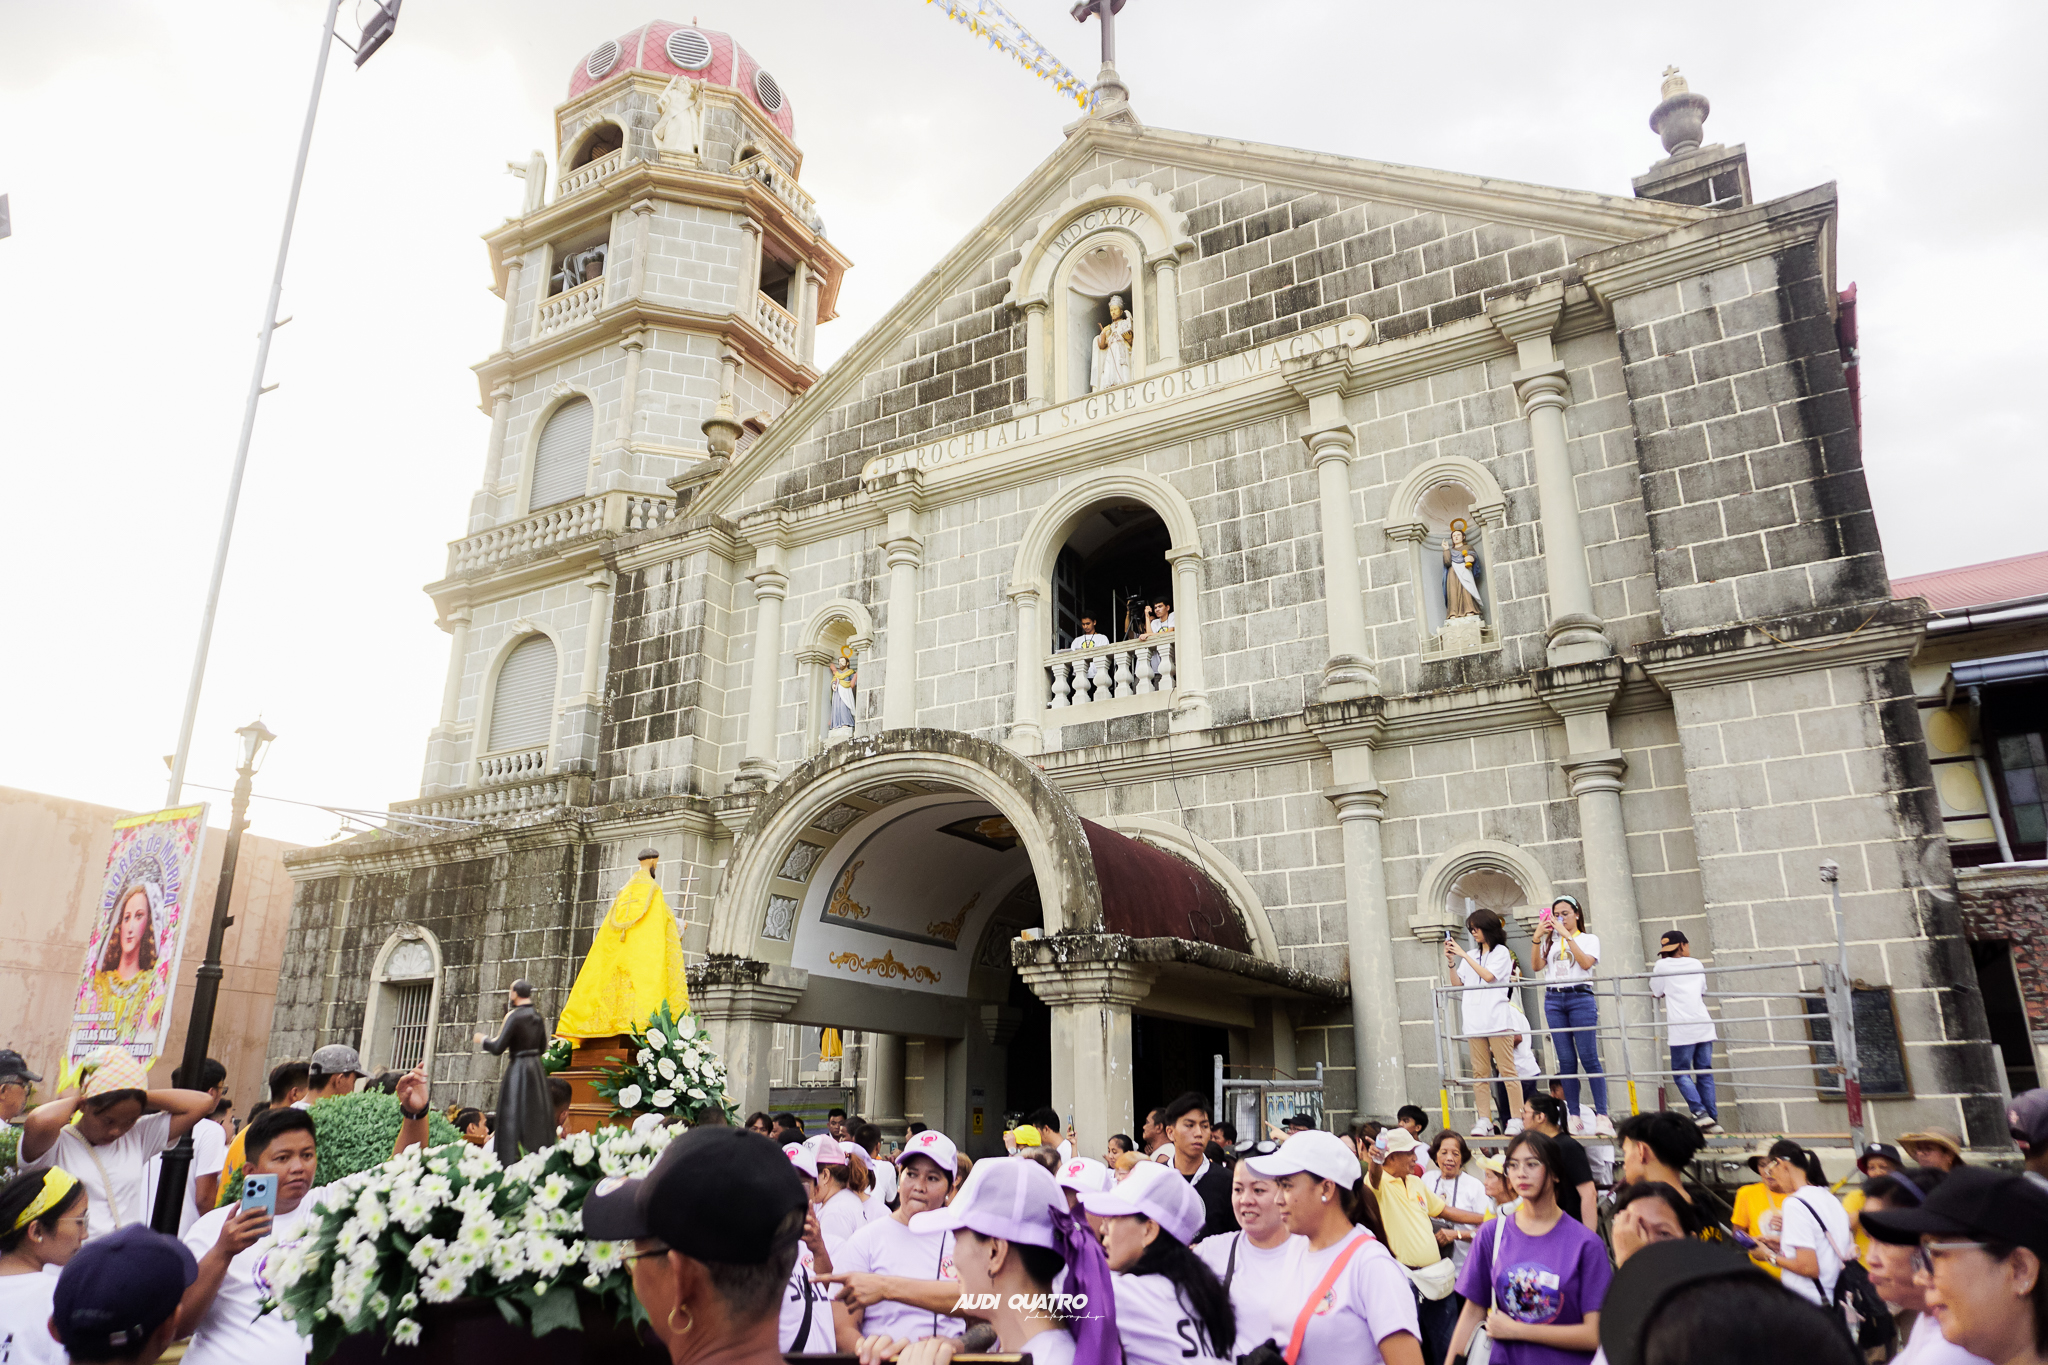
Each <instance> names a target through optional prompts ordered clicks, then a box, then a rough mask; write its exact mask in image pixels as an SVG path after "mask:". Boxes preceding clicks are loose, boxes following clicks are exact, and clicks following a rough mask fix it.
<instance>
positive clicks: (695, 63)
mask: <svg viewBox="0 0 2048 1365" xmlns="http://www.w3.org/2000/svg"><path fill="white" fill-rule="evenodd" d="M628 71H644V72H647V73H648V74H650V75H653V76H658V77H660V78H662V79H663V80H667V79H668V78H670V77H673V76H682V77H685V78H687V79H690V80H698V81H710V82H711V83H713V84H714V85H721V86H724V87H726V88H727V89H730V90H735V91H737V92H739V94H740V96H741V97H742V98H744V99H746V100H748V101H750V102H751V103H752V104H753V105H754V107H755V108H756V109H758V110H760V111H761V113H762V114H763V115H765V116H766V117H767V119H768V121H769V122H770V123H773V124H774V125H775V126H776V127H777V128H779V129H781V130H782V133H783V135H784V136H785V137H791V138H794V137H795V136H796V117H795V115H794V113H793V112H792V111H791V109H790V103H789V96H788V95H787V94H785V93H784V92H783V89H782V87H781V86H780V85H779V84H777V83H776V80H775V78H774V77H773V76H771V75H769V74H768V72H767V71H766V70H765V69H764V68H763V67H762V66H761V64H760V63H759V62H757V61H755V60H754V59H753V57H752V56H751V55H750V54H749V53H748V52H747V50H746V49H745V48H743V47H741V46H740V45H739V44H738V43H736V42H734V41H733V39H732V35H731V34H727V33H719V32H717V31H716V30H713V29H708V28H699V27H697V26H696V25H694V24H672V23H667V22H665V21H663V20H659V19H657V20H655V21H654V22H652V23H648V24H643V25H641V26H640V27H639V28H636V29H634V30H633V31H632V32H631V33H626V34H622V35H620V36H619V37H617V38H607V39H605V40H604V41H603V42H601V43H599V44H598V45H597V46H596V47H594V48H592V49H591V50H590V51H589V52H587V53H585V54H584V55H583V56H581V57H579V58H577V61H576V69H575V70H574V71H573V72H571V73H570V76H569V98H570V99H575V98H576V97H577V96H579V95H581V94H583V93H584V92H585V91H588V90H592V89H594V88H596V87H597V86H600V85H603V84H604V83H605V82H606V81H613V80H617V79H618V78H620V77H621V76H623V75H625V74H626V73H627V72H628Z"/></svg>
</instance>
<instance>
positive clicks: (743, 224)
mask: <svg viewBox="0 0 2048 1365" xmlns="http://www.w3.org/2000/svg"><path fill="white" fill-rule="evenodd" d="M740 231H742V232H751V233H753V234H754V235H755V236H756V237H759V236H760V235H761V225H760V224H759V223H757V222H755V221H754V220H753V219H752V218H748V217H744V216H742V217H741V219H740Z"/></svg>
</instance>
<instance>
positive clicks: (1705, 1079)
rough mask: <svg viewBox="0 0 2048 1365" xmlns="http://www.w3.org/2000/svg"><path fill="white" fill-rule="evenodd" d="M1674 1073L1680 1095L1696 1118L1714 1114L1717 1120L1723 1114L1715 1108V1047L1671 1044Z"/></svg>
mask: <svg viewBox="0 0 2048 1365" xmlns="http://www.w3.org/2000/svg"><path fill="white" fill-rule="evenodd" d="M1671 1070H1672V1071H1673V1072H1674V1073H1675V1074H1674V1076H1673V1079H1674V1080H1676V1081H1677V1082H1678V1093H1679V1094H1681V1095H1683V1096H1685V1102H1686V1104H1687V1105H1689V1106H1691V1108H1692V1112H1693V1113H1694V1114H1695V1115H1699V1114H1711V1115H1713V1116H1714V1118H1715V1119H1717V1120H1718V1119H1719V1118H1720V1117H1721V1111H1720V1110H1719V1109H1718V1108H1716V1107H1715V1106H1714V1044H1713V1043H1712V1041H1708V1042H1704V1043H1673V1044H1672V1045H1671Z"/></svg>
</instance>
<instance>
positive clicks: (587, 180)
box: [555, 147, 626, 200]
mask: <svg viewBox="0 0 2048 1365" xmlns="http://www.w3.org/2000/svg"><path fill="white" fill-rule="evenodd" d="M625 164H626V149H625V148H623V147H621V148H619V149H618V150H617V151H615V152H607V153H605V154H604V155H603V156H601V157H598V158H596V159H595V160H592V161H586V162H584V163H583V164H582V165H581V166H578V167H577V168H576V169H575V170H573V171H570V172H569V173H568V174H567V175H565V176H563V177H562V178H561V180H560V181H559V182H558V183H557V184H556V186H555V198H556V199H558V200H560V199H567V198H568V197H569V196H570V195H572V194H575V193H577V192H578V191H581V190H587V189H589V188H590V187H591V186H592V185H595V184H596V183H597V182H598V181H600V180H602V179H604V178H605V177H606V176H608V175H610V174H611V173H612V172H613V171H615V170H617V169H619V167H621V166H623V165H625Z"/></svg>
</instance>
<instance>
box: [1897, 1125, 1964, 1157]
mask: <svg viewBox="0 0 2048 1365" xmlns="http://www.w3.org/2000/svg"><path fill="white" fill-rule="evenodd" d="M1920 1143H1925V1144H1926V1145H1928V1146H1930V1147H1946V1148H1948V1150H1949V1151H1951V1152H1953V1153H1954V1154H1955V1158H1956V1160H1958V1161H1961V1160H1962V1159H1963V1140H1962V1139H1961V1138H1959V1137H1957V1136H1956V1135H1955V1134H1954V1133H1951V1132H1950V1131H1948V1129H1946V1128H1924V1129H1922V1130H1921V1131H1919V1132H1917V1133H1901V1134H1899V1146H1901V1147H1904V1148H1906V1149H1907V1150H1908V1151H1911V1150H1912V1149H1913V1147H1914V1146H1915V1145H1916V1144H1920Z"/></svg>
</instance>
